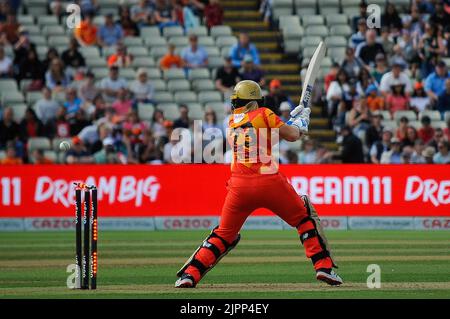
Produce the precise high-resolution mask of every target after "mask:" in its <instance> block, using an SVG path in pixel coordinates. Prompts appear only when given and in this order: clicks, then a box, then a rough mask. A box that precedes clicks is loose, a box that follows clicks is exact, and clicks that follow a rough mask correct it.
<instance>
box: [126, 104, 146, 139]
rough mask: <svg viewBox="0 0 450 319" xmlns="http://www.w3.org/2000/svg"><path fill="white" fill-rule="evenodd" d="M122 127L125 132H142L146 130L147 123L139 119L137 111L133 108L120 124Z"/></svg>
mask: <svg viewBox="0 0 450 319" xmlns="http://www.w3.org/2000/svg"><path fill="white" fill-rule="evenodd" d="M122 128H123V131H124V133H125V134H131V133H133V131H139V132H141V133H142V132H145V131H147V130H148V125H147V123H146V122H143V121H141V120H140V119H139V116H138V113H137V112H136V111H135V110H130V111H129V112H128V114H127V117H126V120H125V121H124V122H123V124H122Z"/></svg>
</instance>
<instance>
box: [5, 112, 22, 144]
mask: <svg viewBox="0 0 450 319" xmlns="http://www.w3.org/2000/svg"><path fill="white" fill-rule="evenodd" d="M19 136H20V127H19V124H17V123H16V121H15V120H14V112H13V109H12V108H11V107H5V108H4V109H3V118H2V119H1V122H0V149H3V148H4V147H5V146H6V144H7V142H8V141H14V140H17V139H18V138H19Z"/></svg>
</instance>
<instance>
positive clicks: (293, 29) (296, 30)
mask: <svg viewBox="0 0 450 319" xmlns="http://www.w3.org/2000/svg"><path fill="white" fill-rule="evenodd" d="M304 33H305V31H304V29H303V27H301V26H292V25H291V26H288V27H285V28H284V29H283V38H284V40H300V39H301V38H302V37H303V35H304Z"/></svg>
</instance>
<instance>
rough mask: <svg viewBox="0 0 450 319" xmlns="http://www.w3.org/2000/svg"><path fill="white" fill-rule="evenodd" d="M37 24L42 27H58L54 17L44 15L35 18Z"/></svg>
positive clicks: (56, 19)
mask: <svg viewBox="0 0 450 319" xmlns="http://www.w3.org/2000/svg"><path fill="white" fill-rule="evenodd" d="M37 24H38V25H39V26H40V27H42V26H45V25H49V26H50V25H59V22H58V18H57V17H56V16H55V15H44V16H38V17H37Z"/></svg>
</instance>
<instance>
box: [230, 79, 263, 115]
mask: <svg viewBox="0 0 450 319" xmlns="http://www.w3.org/2000/svg"><path fill="white" fill-rule="evenodd" d="M230 98H231V106H232V107H233V109H235V108H238V107H241V106H247V104H248V103H250V102H253V101H255V102H256V105H258V104H259V103H262V101H263V96H262V92H261V88H260V86H259V84H258V83H256V82H255V81H251V80H244V81H241V82H239V83H238V84H236V86H235V87H234V90H233V93H232V94H231V97H230ZM252 105H254V103H252Z"/></svg>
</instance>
